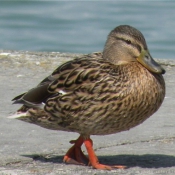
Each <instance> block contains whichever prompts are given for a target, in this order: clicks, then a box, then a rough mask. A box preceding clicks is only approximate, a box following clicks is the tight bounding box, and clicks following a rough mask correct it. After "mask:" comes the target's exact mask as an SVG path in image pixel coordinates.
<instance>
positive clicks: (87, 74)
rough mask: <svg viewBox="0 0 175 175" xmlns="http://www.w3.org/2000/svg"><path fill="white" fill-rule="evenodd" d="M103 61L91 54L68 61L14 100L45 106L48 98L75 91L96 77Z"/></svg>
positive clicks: (29, 104) (27, 104) (15, 101)
mask: <svg viewBox="0 0 175 175" xmlns="http://www.w3.org/2000/svg"><path fill="white" fill-rule="evenodd" d="M98 56H99V55H98ZM90 58H91V59H90ZM100 60H101V61H100ZM102 62H103V60H102V59H97V58H96V57H92V56H89V55H88V56H86V57H82V58H77V59H74V60H71V61H68V62H66V63H64V64H62V65H61V66H59V67H58V68H57V69H56V70H54V72H53V73H52V74H51V75H49V76H48V77H46V78H45V79H44V80H42V81H41V82H40V83H39V84H38V85H37V86H36V87H34V88H32V89H31V90H29V91H28V92H26V93H23V94H21V95H18V96H17V97H15V98H13V100H12V101H14V103H20V104H23V105H25V106H27V107H35V108H36V107H39V108H43V106H44V103H45V102H46V101H47V100H48V98H51V97H53V96H55V95H59V94H62V95H63V94H64V93H67V92H70V91H73V90H74V89H75V88H78V87H79V86H80V84H82V83H83V82H85V81H86V80H87V81H93V80H94V79H96V78H97V76H98V70H99V67H100V66H101V63H102Z"/></svg>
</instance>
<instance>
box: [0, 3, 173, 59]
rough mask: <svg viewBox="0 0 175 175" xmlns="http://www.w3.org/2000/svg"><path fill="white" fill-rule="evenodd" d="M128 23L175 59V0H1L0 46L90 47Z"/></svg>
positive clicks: (158, 52)
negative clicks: (115, 28)
mask: <svg viewBox="0 0 175 175" xmlns="http://www.w3.org/2000/svg"><path fill="white" fill-rule="evenodd" d="M121 24H129V25H132V26H134V27H136V28H137V29H139V30H140V31H141V32H142V33H143V34H144V36H145V38H146V41H147V44H148V47H149V50H150V52H151V54H152V56H153V57H155V58H166V59H169V58H170V59H175V1H174V2H173V1H142V2H140V1H124V0H123V1H117V2H115V1H89V2H87V1H52V2H50V1H25V2H24V1H6V2H5V1H0V49H5V50H26V51H54V52H72V53H90V52H94V51H101V50H102V49H103V47H104V43H105V41H106V37H107V35H108V33H109V32H110V31H111V30H112V29H113V28H114V27H116V26H118V25H121Z"/></svg>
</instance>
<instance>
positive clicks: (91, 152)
mask: <svg viewBox="0 0 175 175" xmlns="http://www.w3.org/2000/svg"><path fill="white" fill-rule="evenodd" d="M84 144H85V147H86V149H87V152H88V155H89V164H90V165H92V167H93V168H96V169H103V170H111V169H114V168H119V169H124V168H126V167H125V166H122V165H114V166H109V165H103V164H100V163H99V161H98V158H97V156H96V155H95V152H94V150H93V142H92V140H91V139H90V138H88V139H85V140H84Z"/></svg>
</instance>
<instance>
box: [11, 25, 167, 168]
mask: <svg viewBox="0 0 175 175" xmlns="http://www.w3.org/2000/svg"><path fill="white" fill-rule="evenodd" d="M164 73H165V69H164V68H163V67H162V66H161V65H160V64H159V63H157V62H156V61H155V60H154V59H153V57H152V56H151V54H150V52H149V49H148V47H147V44H146V40H145V38H144V36H143V34H142V33H141V32H140V31H139V30H137V29H136V28H134V27H132V26H129V25H120V26H117V27H116V28H114V29H113V30H112V31H111V32H110V33H109V35H108V37H107V40H106V43H105V46H104V50H103V51H102V52H100V53H92V54H87V55H83V56H81V57H78V58H74V59H72V60H71V61H68V62H66V63H64V64H62V65H59V66H58V68H56V69H55V70H54V71H53V73H52V74H50V75H49V76H48V77H46V78H44V79H43V80H42V81H41V82H40V83H39V84H38V85H37V86H36V87H33V88H31V89H30V90H29V91H28V92H25V93H23V94H20V95H18V96H17V97H15V98H13V100H12V101H13V103H15V104H16V103H19V104H21V105H22V107H21V108H20V109H19V110H17V112H16V114H15V115H13V116H12V117H11V118H16V119H18V120H22V121H24V122H28V123H32V124H36V125H38V126H41V127H44V128H47V129H51V130H61V131H67V132H76V133H78V134H79V137H78V138H77V139H76V140H71V141H70V143H71V144H73V146H72V147H71V148H70V149H69V150H68V151H67V153H66V154H65V156H64V158H63V161H64V162H65V163H68V164H69V163H70V164H77V165H90V166H92V167H93V168H95V169H102V170H111V169H113V168H125V167H126V166H125V165H106V164H102V163H100V162H99V160H98V158H97V156H96V154H95V151H94V148H93V141H92V139H91V138H90V136H91V135H102V136H104V135H109V134H115V133H118V132H121V131H126V130H129V129H131V128H133V127H135V126H137V125H139V124H141V123H142V122H144V121H145V120H146V119H148V118H149V117H150V116H151V115H153V114H154V113H155V112H156V111H157V110H158V109H159V107H160V106H161V104H162V102H163V100H164V97H165V81H164V78H163V74H164ZM83 144H84V145H85V148H86V150H87V153H88V157H87V156H86V155H85V154H84V153H83V152H82V150H81V146H82V145H83Z"/></svg>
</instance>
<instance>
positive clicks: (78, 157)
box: [63, 136, 89, 165]
mask: <svg viewBox="0 0 175 175" xmlns="http://www.w3.org/2000/svg"><path fill="white" fill-rule="evenodd" d="M83 142H84V140H83V138H82V137H81V136H80V137H79V138H78V139H77V140H72V141H70V143H72V144H74V145H73V146H72V147H71V148H70V149H69V150H68V152H67V153H66V155H65V156H64V159H63V161H64V162H65V163H70V164H77V165H85V164H87V163H88V161H89V160H88V158H87V157H86V156H85V155H84V154H83V152H82V150H81V146H82V144H83Z"/></svg>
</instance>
